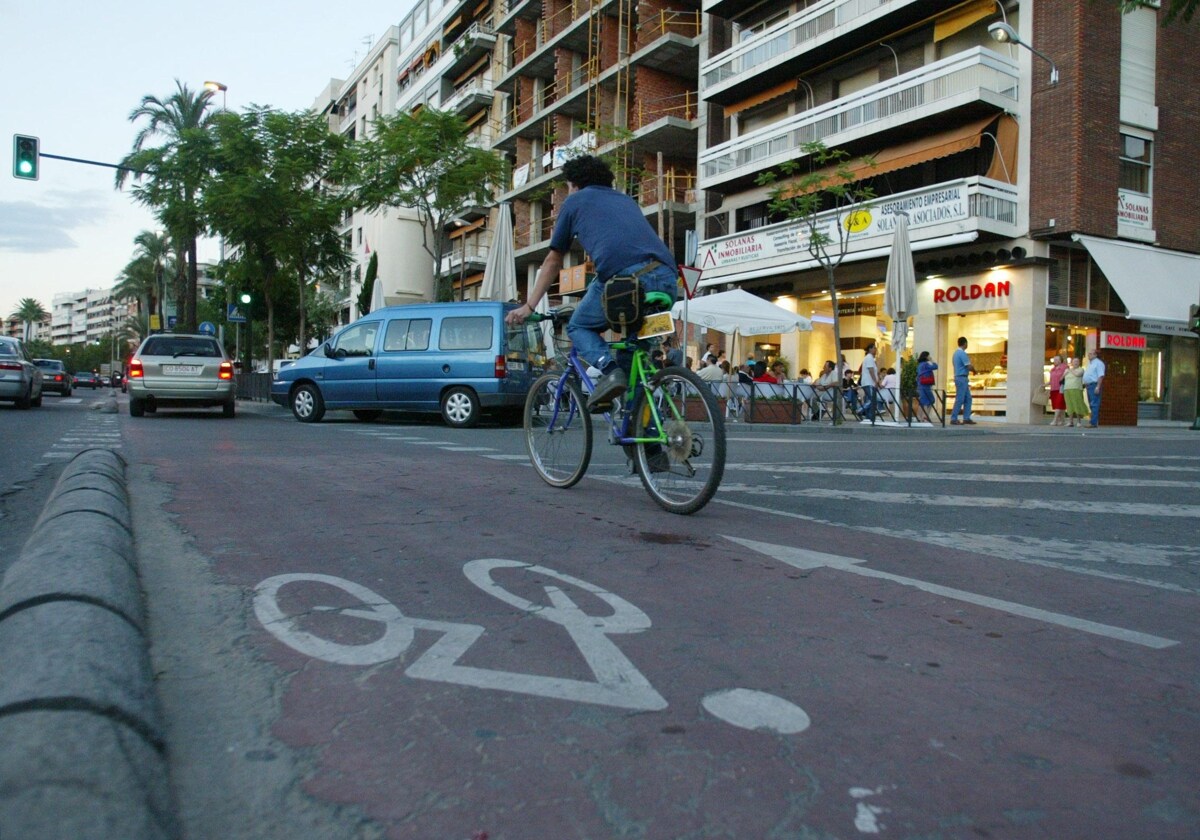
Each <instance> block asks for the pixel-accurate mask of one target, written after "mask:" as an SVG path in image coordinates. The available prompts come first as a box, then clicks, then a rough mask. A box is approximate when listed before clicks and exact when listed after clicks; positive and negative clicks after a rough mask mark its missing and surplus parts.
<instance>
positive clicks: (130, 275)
mask: <svg viewBox="0 0 1200 840" xmlns="http://www.w3.org/2000/svg"><path fill="white" fill-rule="evenodd" d="M133 244H134V245H135V246H136V247H135V249H134V252H133V258H132V259H131V260H130V261H129V262H128V263H126V264H125V267H124V268H123V269H121V273H120V274H119V275H117V284H116V286H114V287H113V297H114V298H115V299H116V300H135V301H137V303H138V309H139V310H140V311H141V312H142V313H144V314H145V315H146V316H147V317H148V316H149V315H150V313H152V312H155V311H158V312H159V314H160V315H162V314H163V313H162V307H161V305H158V303H159V302H161V300H162V298H163V294H164V291H165V290H164V288H163V278H164V277H171V276H174V275H175V274H176V265H177V260H176V259H175V257H174V254H173V248H172V246H171V244H170V241H169V240H168V239H167V236H166V235H165V234H162V233H153V232H151V231H148V230H144V231H142V232H141V233H139V234H138V235H137V236H135V237H134V239H133Z"/></svg>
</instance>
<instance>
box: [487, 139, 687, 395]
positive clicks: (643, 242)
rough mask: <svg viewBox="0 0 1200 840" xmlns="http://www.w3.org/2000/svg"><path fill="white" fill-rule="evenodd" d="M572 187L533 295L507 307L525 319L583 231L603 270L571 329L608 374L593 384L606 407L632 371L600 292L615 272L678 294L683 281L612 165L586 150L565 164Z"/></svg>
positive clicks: (583, 241) (587, 356)
mask: <svg viewBox="0 0 1200 840" xmlns="http://www.w3.org/2000/svg"><path fill="white" fill-rule="evenodd" d="M563 176H564V177H565V178H566V179H567V186H568V188H569V189H570V194H569V195H568V196H567V198H566V200H565V201H564V202H563V204H562V207H561V208H560V209H559V213H558V220H557V221H556V222H555V223H554V233H553V235H551V237H550V253H549V254H547V255H546V258H545V259H544V260H542V265H541V268H539V269H538V274H537V278H536V279H535V280H534V284H533V288H532V289H531V290H530V292H529V299H528V300H527V301H526V302H525V303H524V304H523V305H522V306H520V307H518V308H517V309H514V310H512V311H511V312H509V313H508V316H507V317H506V319H505V320H506V321H507V323H508V324H509V325H510V326H515V325H518V324H522V323H524V322H525V320H526V319H527V318H528V317H529V316H530V314H532V313H533V310H534V308H535V307H536V306H537V304H538V301H540V300H541V299H542V297H543V296H544V295H545V294H546V292H547V291H548V290H549V288H550V286H551V284H553V283H554V282H555V280H557V279H558V273H559V272H560V271H561V270H562V267H563V255H564V254H565V253H566V252H567V251H568V250H569V249H570V247H571V243H572V241H573V240H575V239H578V240H579V244H580V245H582V246H583V249H584V251H586V252H587V254H588V256H589V257H590V258H591V260H592V262H593V263H594V264H595V266H596V278H595V280H593V281H592V283H591V284H590V285H589V286H588V288H587V291H586V292H585V293H584V295H583V300H581V301H580V302H579V305H578V306H577V307H576V309H575V314H574V315H572V316H571V320H570V323H568V324H567V335H568V336H569V337H570V338H571V341H572V342H573V343H574V344H575V349H576V351H578V353H579V355H580V356H581V357H583V359H584V360H585V361H588V362H591V363H592V364H593V365H595V366H596V367H597V368H599V369H600V371H601V373H602V374H603V375H602V376H601V377H600V379H599V381H597V382H596V385H595V387H594V388H593V389H592V395H591V396H590V397H589V398H588V401H587V409H588V411H590V412H592V413H593V414H596V413H600V412H603V411H607V410H608V409H609V408H610V407H611V405H612V401H613V399H614V398H615V397H619V396H620V395H621V394H623V393H624V392H625V388H626V385H627V384H628V383H629V371H628V370H623V369H622V367H621V363H622V362H624V363H625V364H626V365H628V362H627V361H625V360H624V359H617V358H614V357H613V355H612V354H611V352H610V348H609V346H608V342H606V341H605V340H604V338H603V333H604V332H605V330H607V329H608V328H609V324H608V319H607V318H605V315H604V307H603V305H602V303H601V297H602V295H603V292H604V282H605V281H606V280H608V279H609V278H610V277H616V276H618V275H622V276H631V275H632V276H637V277H638V278H640V280H641V282H642V289H643V291H645V292H665V293H666V294H669V295H670V296H671V297H672V298H674V297H675V291H676V288H677V283H678V270H677V269H676V267H675V259H674V257H673V256H672V255H671V252H670V251H669V250H668V249H667V246H666V244H665V243H663V241H662V240H661V239H659V238H658V235H657V234H656V233H655V231H654V228H652V227H651V226H650V223H649V222H648V221H647V220H646V217H645V216H643V215H642V209H641V208H640V207H639V206H638V204H637V202H635V201H634V200H633V199H632V198H630V197H629V196H627V195H625V194H624V193H621V192H617V191H616V190H614V189H613V186H612V184H613V172H612V170H611V169H610V168H609V166H608V164H607V163H605V162H604V161H603V160H601V159H600V158H598V157H596V156H594V155H582V156H580V157H576V158H572V159H571V160H569V161H567V162H566V163H565V164H563Z"/></svg>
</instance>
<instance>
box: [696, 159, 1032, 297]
mask: <svg viewBox="0 0 1200 840" xmlns="http://www.w3.org/2000/svg"><path fill="white" fill-rule="evenodd" d="M1017 200H1018V194H1017V188H1016V187H1014V186H1013V185H1012V184H1006V183H1004V182H1003V181H993V180H991V179H990V178H982V177H973V178H961V179H958V180H954V181H946V182H943V183H940V184H933V185H931V186H927V187H922V188H921V189H918V190H910V191H908V192H904V193H896V194H893V195H885V196H881V197H879V198H876V199H874V200H872V201H870V202H867V203H865V204H862V205H860V206H859V212H860V213H861V212H864V211H865V214H866V215H865V217H866V219H867V222H866V224H865V226H864V227H863V229H862V230H860V231H856V232H855V233H854V234H852V235H851V239H850V243H849V248H848V250H847V252H846V259H847V260H849V261H851V262H853V261H854V260H855V259H856V258H857V259H869V258H874V257H876V256H886V255H887V253H888V252H889V250H890V249H891V245H892V239H893V235H894V234H893V232H894V230H895V225H894V222H893V220H894V219H895V215H896V213H898V212H901V211H903V212H905V213H907V214H908V217H909V237H910V239H911V241H912V243H913V247H914V249H917V250H919V249H920V244H921V242H923V241H926V240H939V239H943V238H944V237H946V236H954V235H959V234H964V233H970V232H972V231H987V232H990V233H994V234H998V235H1001V236H1008V237H1014V236H1018V235H1019V234H1020V230H1019V228H1018V227H1017ZM848 214H849V208H846V209H843V210H842V211H841V214H840V216H839V214H838V213H837V212H836V211H832V210H831V211H829V212H827V213H822V214H820V215H819V216H817V218H816V227H817V229H819V230H824V231H825V232H826V233H827V235H828V236H829V237H830V238H831V239H833V240H834V241H835V242H836V241H837V230H836V225H837V223H838V219H839V218H842V219H844V218H846V217H847V215H848ZM860 218H861V217H860ZM808 242H809V235H808V227H807V225H806V224H805V223H803V222H780V223H778V224H774V225H767V226H765V227H760V228H756V229H754V230H744V231H738V232H737V233H732V234H729V235H728V236H721V237H717V238H714V239H708V240H705V241H704V242H701V243H700V249H699V253H698V255H697V262H696V264H697V265H698V266H699V267H700V268H702V269H704V276H705V280H706V281H711V280H713V279H715V278H719V277H720V276H723V275H727V274H741V273H742V272H745V271H761V270H769V269H771V268H778V269H779V270H780V271H784V270H786V271H800V270H805V269H808V268H814V267H816V265H817V263H816V261H815V260H814V259H813V257H812V255H811V254H810V253H809V252H808Z"/></svg>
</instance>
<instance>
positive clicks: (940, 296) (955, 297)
mask: <svg viewBox="0 0 1200 840" xmlns="http://www.w3.org/2000/svg"><path fill="white" fill-rule="evenodd" d="M1011 285H1012V283H1011V282H1010V281H1008V280H1002V281H1001V282H999V283H964V284H963V285H961V286H947V287H946V288H944V289H934V290H933V302H934V303H955V302H957V301H960V300H979V299H981V298H999V297H1005V298H1006V297H1008V295H1009V287H1010V286H1011Z"/></svg>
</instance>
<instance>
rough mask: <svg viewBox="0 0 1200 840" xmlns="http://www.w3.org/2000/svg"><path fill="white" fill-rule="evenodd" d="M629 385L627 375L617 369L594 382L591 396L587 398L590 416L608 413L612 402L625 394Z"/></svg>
mask: <svg viewBox="0 0 1200 840" xmlns="http://www.w3.org/2000/svg"><path fill="white" fill-rule="evenodd" d="M628 384H629V374H627V373H626V372H625V371H623V370H621V369H620V368H619V367H618V368H613V370H612V371H611V372H609V373H606V374H604V376H602V377H600V379H599V380H598V381H597V382H596V387H595V388H593V389H592V395H591V396H590V397H588V401H587V410H588V411H589V412H591V413H592V414H601V413H603V412H605V411H608V409H609V406H611V405H612V401H613V400H614V399H616V398H617V397H619V396H621V395H622V394H624V393H625V388H626V386H627V385H628Z"/></svg>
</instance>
